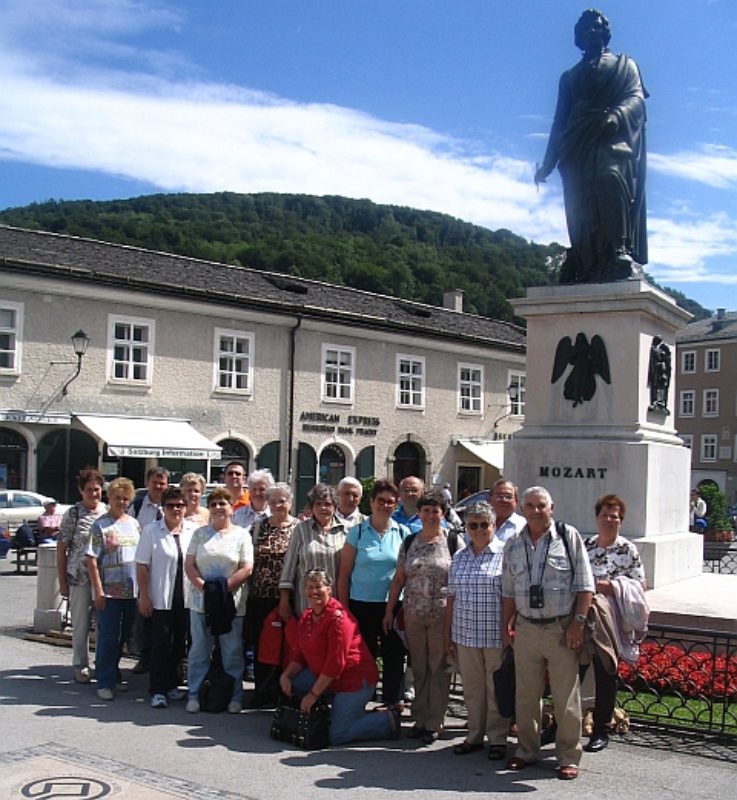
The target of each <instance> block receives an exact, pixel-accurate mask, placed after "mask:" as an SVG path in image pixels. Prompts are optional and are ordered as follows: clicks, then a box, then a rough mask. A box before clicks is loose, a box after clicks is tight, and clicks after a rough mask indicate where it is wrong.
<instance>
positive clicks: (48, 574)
mask: <svg viewBox="0 0 737 800" xmlns="http://www.w3.org/2000/svg"><path fill="white" fill-rule="evenodd" d="M60 605H61V595H60V594H59V578H58V576H57V572H56V545H55V544H42V545H39V548H38V567H37V571H36V608H35V610H34V612H33V630H34V632H35V633H48V632H49V631H58V630H61V611H59V606H60Z"/></svg>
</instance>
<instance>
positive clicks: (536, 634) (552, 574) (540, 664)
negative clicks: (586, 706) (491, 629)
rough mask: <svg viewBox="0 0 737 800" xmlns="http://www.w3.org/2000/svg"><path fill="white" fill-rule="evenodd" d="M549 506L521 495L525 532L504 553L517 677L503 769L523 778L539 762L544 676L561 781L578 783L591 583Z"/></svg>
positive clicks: (506, 611)
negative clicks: (513, 743)
mask: <svg viewBox="0 0 737 800" xmlns="http://www.w3.org/2000/svg"><path fill="white" fill-rule="evenodd" d="M553 508H554V506H553V500H552V498H551V497H550V493H549V492H548V490H547V489H544V488H543V487H542V486H532V487H531V488H529V489H527V490H526V491H525V492H524V493H523V494H522V514H523V515H524V517H525V520H526V521H527V524H526V525H525V527H524V528H523V529H522V531H521V533H520V534H519V535H517V536H512V537H511V538H509V539H508V540H507V542H506V544H505V545H504V574H503V579H502V596H503V618H502V635H503V643H504V644H505V645H506V644H512V639H511V631H512V630H514V632H515V636H514V662H515V672H516V677H517V693H516V715H517V741H518V745H517V751H516V753H515V756H514V757H513V758H510V759H509V761H508V762H507V769H510V770H520V769H524V768H525V767H527V766H529V765H530V764H534V763H535V761H537V759H538V757H539V755H540V718H541V712H542V695H543V690H544V687H545V670H546V669H547V671H548V675H549V678H550V691H551V694H552V696H553V703H554V704H555V714H556V719H557V722H558V732H557V736H556V740H555V757H556V760H557V762H558V777H559V778H560V779H561V780H573V779H574V778H577V777H578V764H579V762H580V760H581V752H582V747H581V697H580V694H581V691H580V684H579V679H578V651H579V649H580V647H581V645H582V643H583V629H584V624H585V622H586V614H587V613H588V610H589V606H590V605H591V598H592V596H593V593H594V579H593V576H592V573H591V566H590V564H589V559H588V557H587V555H586V549H585V547H584V544H583V541H582V539H581V536H580V534H579V532H578V531H577V530H576V529H575V528H573V527H571V526H570V525H564V524H562V523H557V524H556V523H554V521H553Z"/></svg>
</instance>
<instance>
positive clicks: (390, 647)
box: [338, 479, 409, 706]
mask: <svg viewBox="0 0 737 800" xmlns="http://www.w3.org/2000/svg"><path fill="white" fill-rule="evenodd" d="M398 499H399V489H398V488H397V487H396V485H395V484H393V483H392V482H391V481H387V480H383V479H382V480H377V481H376V482H375V483H374V486H373V488H372V489H371V497H370V504H371V516H369V517H367V518H366V519H364V520H362V521H361V522H359V524H358V525H354V526H353V527H352V528H351V529H350V530H349V531H348V536H347V538H346V543H345V544H344V545H343V549H342V550H341V553H340V574H339V576H338V599H339V600H340V602H341V603H342V604H343V605H344V606H345V607H346V608H350V611H351V613H352V614H353V616H354V617H355V618H356V620H357V621H358V627H359V630H360V631H361V637H362V638H363V641H364V642H366V645H367V646H368V649H369V652H370V653H371V655H372V656H373V657H374V658H376V657H377V656H379V655H381V657H382V677H381V683H382V700H383V702H384V705H387V706H394V705H397V704H398V703H400V701H401V699H402V678H403V674H404V646H403V645H402V642H401V640H400V638H399V636H397V634H396V632H395V631H394V629H393V628H391V629H390V630H389V631H388V632H386V633H385V632H384V628H383V620H384V614H385V612H386V601H387V598H388V597H389V586H390V585H391V582H392V578H393V577H394V573H395V572H396V571H397V558H398V556H399V549H400V548H401V546H402V542H403V541H404V539H405V538H406V537H407V536H409V529H408V528H406V527H405V526H404V525H400V524H399V523H398V522H397V521H396V520H394V519H392V513H393V512H394V509H395V508H396V507H397V501H398Z"/></svg>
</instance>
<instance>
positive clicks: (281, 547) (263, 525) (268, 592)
mask: <svg viewBox="0 0 737 800" xmlns="http://www.w3.org/2000/svg"><path fill="white" fill-rule="evenodd" d="M298 521H299V520H297V519H292V522H291V525H289V526H288V527H286V528H280V527H279V526H278V525H271V524H270V523H269V520H268V519H266V520H263V521H260V522H256V523H255V524H254V526H253V528H252V529H251V535H252V536H253V578H252V579H251V596H252V597H257V598H259V599H260V600H266V599H268V600H278V599H279V580H280V578H281V572H282V567H283V566H284V556H285V555H286V552H287V547H288V546H289V540H290V538H291V536H292V531H293V530H294V526H295V525H296V524H297V522H298Z"/></svg>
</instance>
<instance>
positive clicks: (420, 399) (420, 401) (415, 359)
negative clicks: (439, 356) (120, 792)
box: [397, 353, 425, 408]
mask: <svg viewBox="0 0 737 800" xmlns="http://www.w3.org/2000/svg"><path fill="white" fill-rule="evenodd" d="M397 405H398V406H399V407H400V408H424V407H425V359H424V358H423V357H422V356H406V355H402V354H401V353H400V354H398V355H397Z"/></svg>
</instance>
